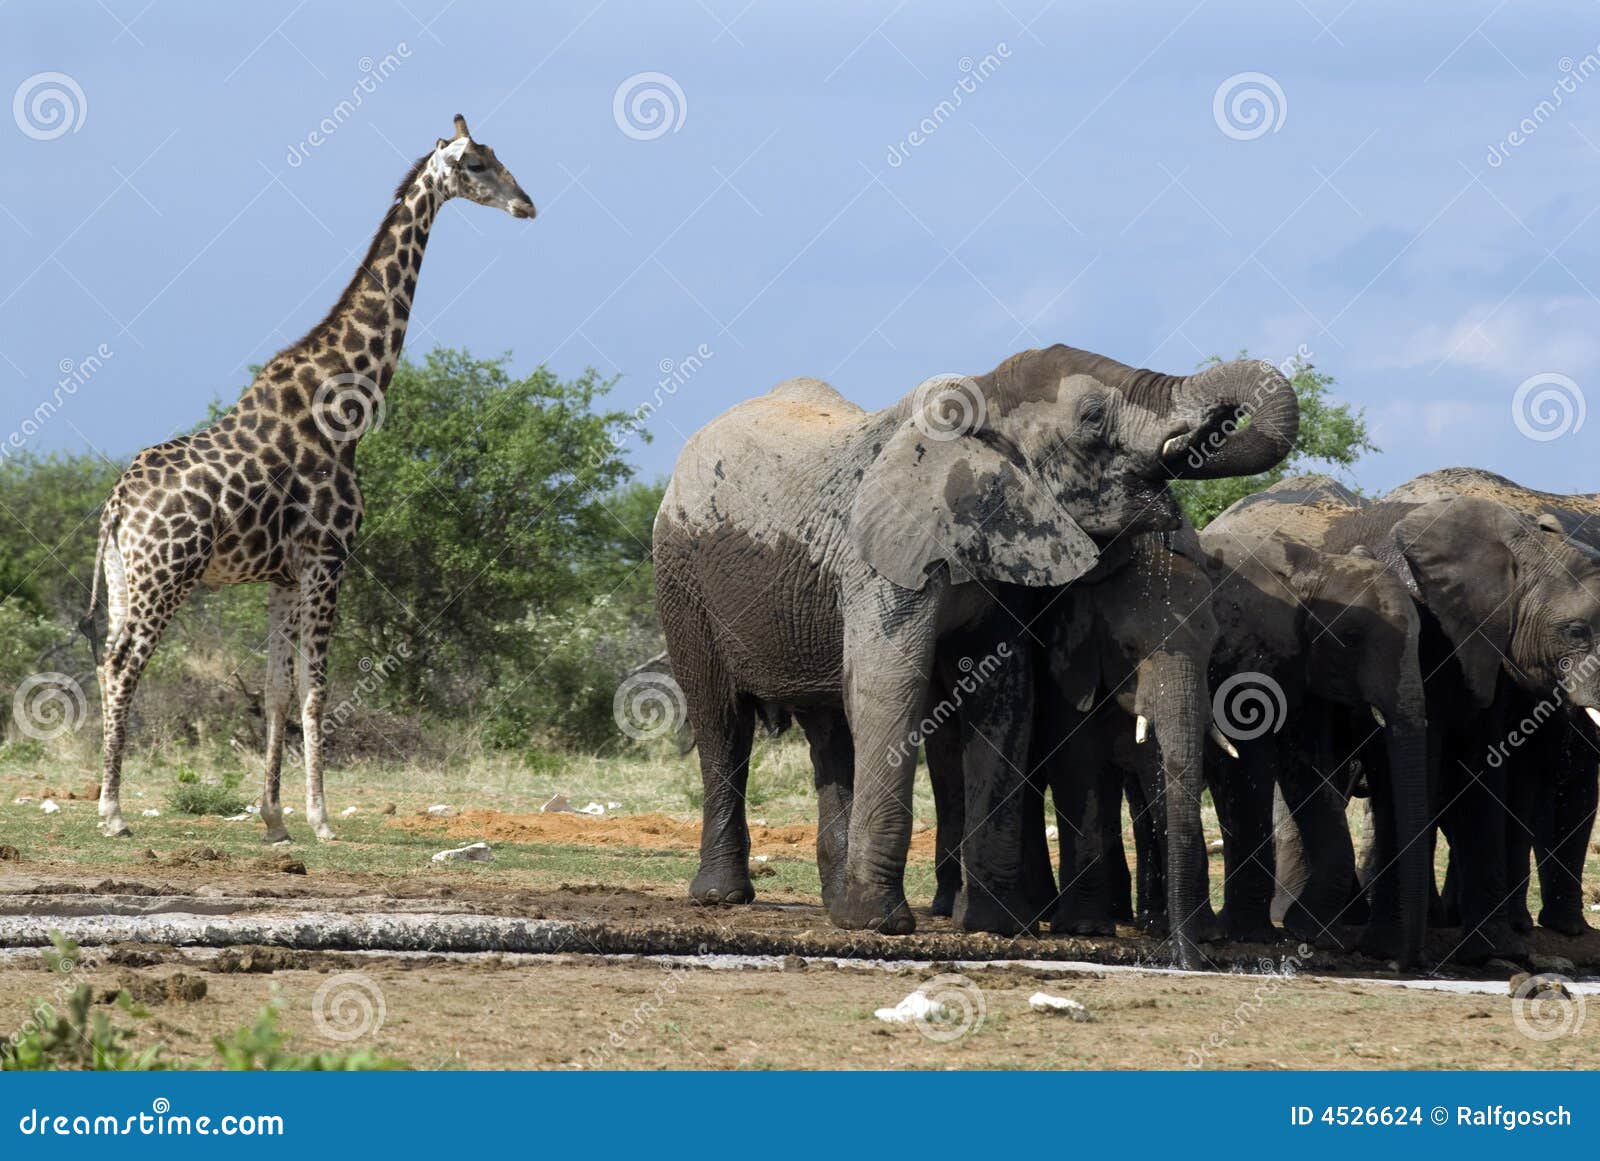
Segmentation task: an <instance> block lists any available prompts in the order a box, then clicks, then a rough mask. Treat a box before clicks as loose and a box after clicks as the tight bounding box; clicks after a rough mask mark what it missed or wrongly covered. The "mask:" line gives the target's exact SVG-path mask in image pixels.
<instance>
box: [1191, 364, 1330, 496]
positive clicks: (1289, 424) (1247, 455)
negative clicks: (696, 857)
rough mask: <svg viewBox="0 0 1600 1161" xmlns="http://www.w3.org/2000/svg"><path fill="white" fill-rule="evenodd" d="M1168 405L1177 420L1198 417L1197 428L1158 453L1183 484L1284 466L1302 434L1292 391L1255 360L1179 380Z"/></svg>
mask: <svg viewBox="0 0 1600 1161" xmlns="http://www.w3.org/2000/svg"><path fill="white" fill-rule="evenodd" d="M1172 403H1173V414H1174V416H1175V417H1178V418H1184V417H1186V416H1190V415H1197V416H1199V426H1198V427H1197V428H1195V429H1194V430H1192V431H1191V432H1189V433H1188V435H1186V436H1184V437H1183V438H1182V439H1181V441H1180V442H1178V443H1174V442H1173V441H1171V440H1169V441H1168V447H1167V448H1163V450H1162V463H1163V464H1164V465H1165V466H1166V468H1167V470H1168V471H1169V472H1171V473H1172V475H1173V476H1174V477H1176V478H1178V479H1181V480H1212V479H1218V478H1220V477H1223V476H1252V475H1255V474H1256V473H1258V472H1264V471H1266V470H1267V469H1269V468H1272V467H1274V466H1275V465H1277V464H1278V463H1280V462H1282V460H1283V458H1284V457H1285V456H1287V455H1288V454H1289V452H1290V450H1291V449H1293V447H1294V441H1295V437H1296V436H1297V435H1298V434H1299V431H1300V401H1299V399H1298V398H1297V397H1296V395H1295V392H1294V387H1293V386H1291V385H1290V383H1289V380H1288V379H1286V378H1285V377H1284V375H1283V373H1282V372H1281V371H1279V370H1278V369H1277V368H1276V367H1274V366H1273V365H1272V364H1271V363H1267V362H1263V361H1261V360H1259V359H1236V360H1234V361H1233V362H1231V363H1219V364H1218V365H1217V366H1215V367H1208V368H1206V369H1205V370H1204V371H1200V372H1198V373H1196V374H1194V375H1190V376H1188V377H1186V378H1184V379H1181V380H1178V381H1177V382H1176V383H1175V384H1174V387H1173V397H1172ZM1246 417H1248V419H1249V422H1248V424H1244V425H1243V426H1241V424H1242V423H1243V421H1244V420H1245V419H1246Z"/></svg>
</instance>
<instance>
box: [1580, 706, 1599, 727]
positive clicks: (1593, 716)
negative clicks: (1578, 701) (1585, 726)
mask: <svg viewBox="0 0 1600 1161" xmlns="http://www.w3.org/2000/svg"><path fill="white" fill-rule="evenodd" d="M1583 712H1584V713H1586V714H1588V715H1589V720H1590V721H1591V722H1593V723H1594V724H1595V725H1597V726H1600V709H1595V708H1594V706H1592V705H1591V706H1586V707H1585V708H1584V711H1583Z"/></svg>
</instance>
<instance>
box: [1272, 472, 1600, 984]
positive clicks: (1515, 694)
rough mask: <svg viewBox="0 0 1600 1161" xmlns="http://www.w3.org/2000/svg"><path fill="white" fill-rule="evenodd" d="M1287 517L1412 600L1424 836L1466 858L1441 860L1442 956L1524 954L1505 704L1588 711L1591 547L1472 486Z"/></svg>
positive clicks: (1594, 564)
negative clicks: (1447, 920)
mask: <svg viewBox="0 0 1600 1161" xmlns="http://www.w3.org/2000/svg"><path fill="white" fill-rule="evenodd" d="M1293 516H1294V519H1295V535H1296V537H1297V538H1298V539H1301V540H1302V541H1304V542H1305V543H1307V544H1309V545H1311V546H1312V547H1317V548H1320V549H1322V550H1323V551H1325V552H1335V553H1356V552H1363V551H1364V552H1369V553H1371V554H1372V555H1373V556H1374V557H1375V558H1376V559H1377V560H1379V561H1380V562H1382V563H1383V564H1384V565H1385V567H1386V568H1387V569H1388V570H1389V571H1390V572H1391V573H1392V574H1393V575H1394V576H1396V577H1397V578H1399V579H1400V581H1401V582H1402V583H1403V584H1404V585H1405V586H1406V589H1407V591H1408V592H1409V593H1410V594H1411V597H1412V600H1413V602H1414V603H1415V604H1416V605H1417V607H1418V612H1419V615H1420V632H1419V636H1418V659H1419V661H1420V664H1421V671H1422V674H1423V688H1424V694H1425V703H1426V707H1427V709H1426V715H1427V721H1428V733H1427V738H1428V747H1427V763H1428V768H1429V771H1430V774H1429V792H1430V799H1431V801H1430V808H1431V810H1432V812H1433V813H1432V819H1433V823H1432V824H1430V832H1431V826H1432V825H1437V826H1438V827H1439V828H1440V829H1442V830H1443V832H1444V834H1445V837H1446V838H1447V839H1448V840H1449V842H1450V845H1451V848H1452V849H1453V850H1457V851H1461V852H1466V853H1469V854H1470V857H1462V858H1460V859H1457V860H1456V861H1455V865H1456V867H1457V871H1458V875H1457V878H1458V880H1459V890H1458V891H1457V892H1456V894H1458V895H1459V906H1460V913H1459V918H1460V924H1461V928H1462V935H1461V937H1460V939H1459V940H1458V941H1457V942H1456V944H1455V945H1454V946H1453V947H1452V948H1451V949H1450V951H1449V953H1448V955H1447V958H1453V959H1457V960H1460V961H1462V962H1467V963H1476V962H1481V961H1483V960H1486V959H1489V958H1491V957H1500V958H1506V959H1514V960H1523V959H1525V958H1526V955H1527V944H1526V941H1525V940H1524V939H1523V937H1522V934H1521V933H1520V932H1517V931H1515V930H1513V925H1512V922H1511V908H1510V906H1509V900H1510V898H1511V892H1510V891H1509V890H1508V871H1507V866H1508V859H1507V852H1506V830H1507V809H1506V804H1507V803H1508V802H1509V801H1511V800H1510V798H1509V797H1508V795H1510V794H1511V792H1512V790H1513V789H1516V790H1517V792H1518V794H1519V796H1520V795H1521V793H1522V791H1523V789H1524V788H1523V787H1519V786H1516V784H1515V783H1514V782H1508V772H1509V770H1508V764H1507V762H1506V761H1505V760H1504V759H1505V754H1506V753H1507V752H1508V751H1512V750H1515V749H1517V747H1518V746H1520V745H1521V742H1520V741H1519V742H1517V743H1516V744H1515V745H1513V744H1512V742H1511V738H1512V736H1513V735H1511V734H1509V733H1508V731H1507V724H1508V719H1507V714H1508V712H1510V711H1511V710H1512V709H1513V708H1514V707H1515V706H1516V705H1517V704H1518V698H1519V697H1520V696H1522V695H1527V696H1530V697H1533V698H1538V699H1541V700H1540V704H1541V705H1543V706H1544V707H1545V709H1544V716H1550V715H1552V714H1557V713H1559V714H1561V715H1563V716H1565V715H1567V714H1568V713H1583V712H1586V711H1587V710H1589V709H1596V708H1600V655H1597V654H1596V649H1595V640H1596V635H1597V634H1600V553H1596V552H1595V551H1594V550H1593V549H1591V548H1590V547H1588V545H1586V544H1584V543H1583V542H1581V541H1579V540H1576V539H1572V538H1569V537H1567V536H1566V535H1565V530H1564V527H1563V525H1562V524H1561V523H1560V521H1559V520H1558V519H1554V518H1552V519H1543V518H1541V517H1535V516H1531V515H1528V514H1526V513H1524V512H1521V511H1518V510H1516V509H1515V508H1512V507H1509V506H1507V505H1506V504H1504V503H1501V502H1500V501H1498V500H1493V499H1488V498H1485V497H1483V496H1466V495H1454V496H1443V497H1440V498H1435V499H1430V500H1426V501H1421V502H1418V501H1415V500H1410V499H1395V498H1393V496H1392V495H1391V496H1390V497H1385V498H1384V499H1382V500H1380V501H1375V502H1372V503H1370V504H1367V505H1365V506H1363V507H1360V508H1354V509H1347V508H1340V507H1338V506H1333V505H1315V504H1306V505H1299V506H1298V507H1297V508H1296V509H1295V511H1294V513H1293ZM1540 720H1542V718H1541V719H1540ZM1520 781H1526V780H1525V779H1521V780H1520ZM1575 809H1576V810H1578V811H1579V812H1581V811H1582V804H1581V802H1580V803H1578V804H1577V806H1576V808H1575ZM1568 829H1569V830H1572V829H1574V828H1571V827H1569V828H1568Z"/></svg>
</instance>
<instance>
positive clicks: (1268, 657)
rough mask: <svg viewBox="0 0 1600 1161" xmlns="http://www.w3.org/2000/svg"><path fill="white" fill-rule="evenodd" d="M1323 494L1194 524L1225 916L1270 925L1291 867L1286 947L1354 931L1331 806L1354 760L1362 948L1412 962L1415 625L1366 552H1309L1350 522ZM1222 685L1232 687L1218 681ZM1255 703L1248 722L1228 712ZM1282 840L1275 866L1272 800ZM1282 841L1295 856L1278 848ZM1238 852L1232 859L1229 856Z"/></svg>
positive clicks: (1422, 710)
mask: <svg viewBox="0 0 1600 1161" xmlns="http://www.w3.org/2000/svg"><path fill="white" fill-rule="evenodd" d="M1360 505H1361V502H1360V500H1359V499H1358V498H1357V497H1356V496H1354V495H1353V494H1351V493H1350V492H1349V491H1347V490H1346V489H1344V488H1343V487H1342V486H1340V485H1339V484H1338V483H1337V482H1336V481H1333V480H1330V479H1328V478H1327V477H1321V476H1307V477H1297V478H1293V479H1289V480H1284V481H1282V482H1280V483H1278V484H1276V485H1274V486H1273V487H1271V488H1269V489H1267V490H1266V491H1264V492H1261V493H1258V494H1256V495H1254V496H1250V497H1247V498H1246V499H1244V500H1241V501H1239V502H1238V503H1237V504H1235V505H1234V506H1233V507H1231V508H1229V509H1228V510H1227V511H1226V512H1224V513H1222V515H1220V516H1218V517H1217V518H1216V519H1215V520H1214V521H1212V522H1211V523H1210V524H1209V525H1207V526H1206V528H1205V530H1204V531H1203V532H1202V533H1201V534H1200V539H1201V542H1202V543H1203V544H1204V545H1205V547H1206V549H1207V551H1209V552H1210V553H1212V554H1213V556H1214V557H1215V558H1216V561H1217V564H1218V569H1217V573H1218V577H1219V583H1218V589H1217V593H1216V596H1215V598H1214V601H1213V604H1214V608H1215V613H1216V617H1217V620H1218V623H1219V627H1220V630H1219V642H1218V647H1217V650H1216V653H1215V654H1214V656H1213V667H1214V675H1215V676H1216V677H1217V679H1218V682H1219V684H1218V706H1217V709H1218V715H1219V719H1220V722H1219V724H1220V726H1221V728H1222V730H1223V732H1224V733H1227V734H1229V735H1230V736H1232V737H1233V739H1234V741H1235V743H1236V745H1237V750H1238V759H1237V761H1232V760H1230V759H1228V758H1226V757H1222V756H1220V754H1216V753H1214V755H1213V756H1214V759H1215V761H1217V762H1218V763H1219V768H1218V769H1217V771H1216V774H1215V777H1214V782H1215V783H1216V785H1217V786H1218V787H1219V788H1220V790H1221V793H1220V794H1219V801H1218V808H1219V813H1221V814H1222V816H1223V820H1224V824H1225V827H1226V828H1227V829H1228V830H1229V831H1230V832H1231V833H1230V834H1229V836H1228V837H1229V840H1230V841H1229V843H1228V852H1229V854H1228V869H1227V882H1226V888H1225V898H1226V903H1225V908H1224V910H1225V912H1226V914H1227V915H1228V916H1229V918H1230V921H1231V922H1233V923H1237V924H1240V925H1241V926H1244V927H1247V928H1249V927H1256V926H1270V919H1271V915H1270V911H1271V901H1272V897H1273V893H1274V887H1275V886H1278V885H1281V884H1282V882H1283V881H1284V880H1285V879H1288V878H1291V877H1298V876H1294V869H1295V864H1299V865H1300V866H1302V867H1303V868H1304V871H1305V872H1306V873H1305V882H1304V884H1303V886H1301V888H1300V890H1299V892H1298V896H1297V897H1296V898H1295V899H1294V900H1293V902H1292V904H1291V905H1289V906H1288V908H1287V911H1286V913H1285V914H1284V925H1285V927H1286V928H1288V930H1289V931H1290V932H1291V933H1292V934H1295V935H1297V936H1300V937H1301V938H1305V939H1311V940H1314V941H1320V942H1324V943H1334V944H1337V942H1338V936H1337V928H1338V926H1339V925H1341V924H1347V923H1350V922H1352V921H1353V919H1354V918H1355V917H1354V916H1353V915H1352V913H1351V911H1350V903H1351V899H1352V897H1353V894H1354V887H1355V859H1354V852H1353V847H1352V844H1351V839H1350V833H1349V830H1348V828H1347V825H1346V823H1345V814H1344V808H1345V803H1346V800H1347V798H1348V796H1349V791H1350V781H1351V777H1350V774H1349V771H1350V769H1351V767H1352V764H1353V760H1355V759H1357V758H1359V759H1360V767H1361V769H1362V771H1363V772H1364V773H1365V774H1366V776H1367V779H1368V782H1369V785H1370V788H1371V793H1372V803H1373V817H1374V821H1375V824H1376V834H1375V840H1376V844H1375V852H1374V853H1375V866H1376V868H1377V869H1378V872H1379V873H1378V874H1377V875H1376V877H1375V880H1374V881H1373V882H1369V883H1367V884H1365V886H1366V887H1367V888H1368V889H1369V890H1371V891H1372V893H1373V900H1372V907H1371V917H1370V919H1369V920H1368V922H1367V926H1366V931H1365V933H1364V935H1363V937H1362V941H1361V947H1362V949H1363V950H1365V951H1367V952H1369V953H1371V954H1375V955H1382V956H1384V957H1385V958H1390V957H1392V958H1396V959H1398V960H1400V961H1401V963H1402V964H1403V965H1409V964H1411V963H1413V962H1415V960H1416V959H1417V957H1418V956H1419V955H1420V954H1421V951H1422V941H1423V937H1424V934H1425V931H1426V922H1427V904H1428V882H1429V880H1428V843H1427V839H1426V827H1427V801H1428V799H1427V790H1428V767H1427V717H1426V705H1425V700H1424V695H1423V682H1422V672H1421V668H1420V665H1419V657H1418V637H1419V633H1420V619H1419V616H1418V613H1417V610H1416V608H1415V606H1414V604H1413V602H1412V600H1411V597H1410V595H1409V594H1408V593H1407V591H1406V589H1405V587H1404V585H1403V584H1402V583H1401V582H1400V580H1399V579H1398V578H1397V577H1396V576H1395V575H1393V574H1392V573H1391V572H1390V571H1389V570H1387V569H1386V568H1385V567H1384V566H1383V565H1382V564H1381V563H1379V561H1378V560H1377V559H1376V557H1375V556H1374V555H1373V554H1372V553H1371V552H1370V551H1367V550H1364V549H1356V550H1355V551H1352V552H1329V551H1325V550H1324V549H1322V548H1319V547H1316V546H1315V542H1316V541H1318V540H1320V539H1321V534H1322V532H1324V531H1325V530H1326V527H1327V525H1328V523H1329V521H1330V519H1331V518H1335V517H1338V516H1340V515H1349V514H1351V513H1354V512H1356V511H1357V510H1359V508H1360ZM1223 674H1235V675H1237V676H1234V677H1232V678H1230V679H1228V680H1226V681H1224V680H1222V677H1221V675H1223ZM1235 691H1237V694H1238V697H1240V698H1243V697H1249V696H1259V700H1258V701H1257V702H1256V706H1255V708H1258V709H1259V710H1261V711H1262V712H1261V714H1259V715H1257V716H1254V717H1251V718H1249V719H1248V720H1245V719H1244V718H1243V715H1242V714H1241V713H1239V712H1237V711H1238V710H1240V709H1243V708H1244V707H1245V705H1246V703H1245V702H1242V701H1238V700H1236V699H1235V697H1234V693H1235ZM1274 787H1278V788H1280V789H1281V792H1282V795H1283V799H1284V802H1285V803H1286V805H1287V807H1288V811H1289V815H1290V817H1291V818H1292V819H1293V823H1294V827H1293V830H1292V831H1285V830H1284V828H1281V827H1280V828H1279V832H1280V833H1279V842H1278V843H1277V851H1276V854H1275V857H1273V858H1270V859H1269V858H1253V857H1251V852H1254V851H1256V850H1261V851H1269V850H1271V849H1272V847H1273V826H1272V795H1273V791H1274ZM1292 837H1297V838H1298V840H1299V841H1298V843H1295V842H1292V841H1284V840H1288V839H1291V838H1292ZM1236 847H1237V848H1238V849H1239V850H1240V852H1241V857H1238V858H1235V857H1234V855H1233V851H1234V850H1235V848H1236Z"/></svg>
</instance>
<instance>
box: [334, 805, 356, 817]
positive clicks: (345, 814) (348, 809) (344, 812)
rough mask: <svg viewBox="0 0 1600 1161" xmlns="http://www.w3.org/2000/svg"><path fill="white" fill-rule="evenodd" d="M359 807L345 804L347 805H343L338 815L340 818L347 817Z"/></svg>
mask: <svg viewBox="0 0 1600 1161" xmlns="http://www.w3.org/2000/svg"><path fill="white" fill-rule="evenodd" d="M359 809H360V808H359V807H356V806H347V807H345V808H344V809H343V810H341V811H340V812H339V817H340V818H349V817H350V816H351V815H353V814H354V813H355V812H356V811H357V810H359Z"/></svg>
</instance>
